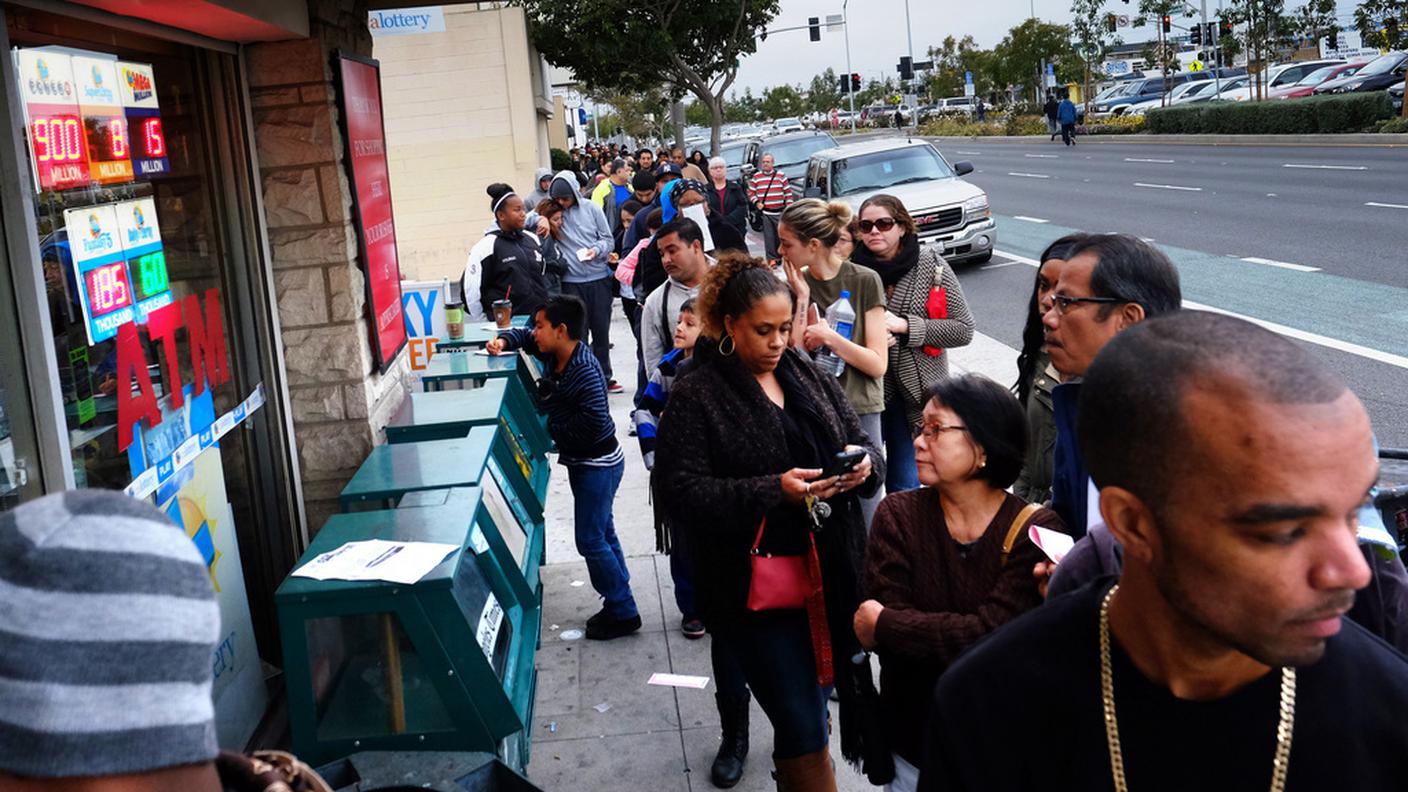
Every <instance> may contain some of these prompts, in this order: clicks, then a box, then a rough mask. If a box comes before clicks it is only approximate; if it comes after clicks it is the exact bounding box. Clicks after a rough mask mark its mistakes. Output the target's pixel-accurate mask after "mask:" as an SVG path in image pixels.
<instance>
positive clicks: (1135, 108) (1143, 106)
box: [1124, 80, 1217, 116]
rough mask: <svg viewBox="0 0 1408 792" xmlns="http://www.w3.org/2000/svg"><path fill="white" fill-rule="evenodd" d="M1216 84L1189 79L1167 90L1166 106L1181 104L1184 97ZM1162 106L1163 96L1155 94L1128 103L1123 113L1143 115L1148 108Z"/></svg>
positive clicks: (1163, 104)
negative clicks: (1149, 97) (1148, 97)
mask: <svg viewBox="0 0 1408 792" xmlns="http://www.w3.org/2000/svg"><path fill="white" fill-rule="evenodd" d="M1216 85H1217V83H1216V82H1215V81H1213V80H1190V81H1188V82H1186V83H1183V84H1182V85H1179V86H1177V87H1175V88H1174V89H1173V90H1172V91H1169V93H1168V102H1167V106H1168V107H1172V106H1173V105H1176V104H1182V103H1183V102H1184V99H1185V97H1186V98H1188V99H1191V98H1193V97H1194V96H1197V95H1198V94H1200V93H1203V92H1204V91H1212V90H1214V86H1216ZM1164 106H1165V102H1164V101H1163V97H1161V96H1156V97H1154V98H1153V99H1146V100H1144V101H1143V102H1136V103H1134V104H1132V105H1129V106H1128V107H1126V108H1125V110H1124V115H1127V116H1135V115H1144V114H1145V113H1147V112H1149V111H1150V110H1156V109H1158V108H1160V107H1164Z"/></svg>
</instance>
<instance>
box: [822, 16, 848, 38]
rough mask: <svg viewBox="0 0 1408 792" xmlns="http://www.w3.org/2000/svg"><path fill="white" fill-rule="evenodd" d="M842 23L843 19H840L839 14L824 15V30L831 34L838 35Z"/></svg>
mask: <svg viewBox="0 0 1408 792" xmlns="http://www.w3.org/2000/svg"><path fill="white" fill-rule="evenodd" d="M844 23H845V18H844V17H842V16H841V15H840V14H827V15H826V29H827V30H829V31H831V32H832V33H840V32H841V29H842V27H843V26H844Z"/></svg>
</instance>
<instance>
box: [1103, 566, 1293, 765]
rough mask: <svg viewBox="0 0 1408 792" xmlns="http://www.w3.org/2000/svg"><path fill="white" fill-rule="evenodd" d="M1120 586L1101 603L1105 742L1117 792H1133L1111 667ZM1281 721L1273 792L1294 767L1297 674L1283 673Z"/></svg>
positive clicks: (1274, 760) (1290, 669)
mask: <svg viewBox="0 0 1408 792" xmlns="http://www.w3.org/2000/svg"><path fill="white" fill-rule="evenodd" d="M1119 588H1120V587H1119V584H1118V583H1116V584H1115V585H1114V586H1113V587H1111V588H1110V591H1109V593H1107V594H1106V595H1105V599H1104V600H1102V601H1101V602H1100V697H1101V700H1102V703H1103V705H1104V707H1103V709H1104V714H1105V741H1106V742H1107V743H1108V744H1109V747H1110V774H1111V775H1113V776H1114V781H1115V792H1129V785H1128V784H1127V783H1125V779H1124V751H1123V750H1121V749H1120V727H1119V723H1118V722H1116V720H1115V674H1114V671H1113V670H1112V668H1111V666H1110V601H1111V600H1113V599H1114V598H1115V592H1116V591H1119ZM1280 710H1281V720H1280V722H1279V723H1278V724H1276V757H1275V758H1274V759H1273V760H1272V762H1271V792H1282V790H1284V789H1285V788H1286V771H1287V770H1289V769H1290V763H1291V733H1292V731H1294V729H1295V721H1296V670H1295V669H1294V668H1291V667H1290V666H1286V667H1284V668H1282V669H1281V706H1280Z"/></svg>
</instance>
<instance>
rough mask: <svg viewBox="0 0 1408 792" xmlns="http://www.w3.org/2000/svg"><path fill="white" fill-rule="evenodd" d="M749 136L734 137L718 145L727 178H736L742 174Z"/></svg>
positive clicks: (751, 140) (750, 141)
mask: <svg viewBox="0 0 1408 792" xmlns="http://www.w3.org/2000/svg"><path fill="white" fill-rule="evenodd" d="M752 142H753V139H751V138H736V139H734V140H730V141H728V142H726V143H724V144H722V145H720V146H719V156H720V157H723V158H724V164H725V167H726V169H727V171H728V178H730V179H737V178H739V177H740V176H741V175H742V170H743V158H744V157H745V156H747V155H748V144H750V143H752Z"/></svg>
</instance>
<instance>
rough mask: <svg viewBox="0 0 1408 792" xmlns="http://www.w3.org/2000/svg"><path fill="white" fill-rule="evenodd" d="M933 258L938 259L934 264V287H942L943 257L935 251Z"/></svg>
mask: <svg viewBox="0 0 1408 792" xmlns="http://www.w3.org/2000/svg"><path fill="white" fill-rule="evenodd" d="M934 258H936V259H938V263H936V264H934V288H935V289H942V288H943V287H944V257H943V256H940V255H938V254H937V253H936V254H934Z"/></svg>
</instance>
